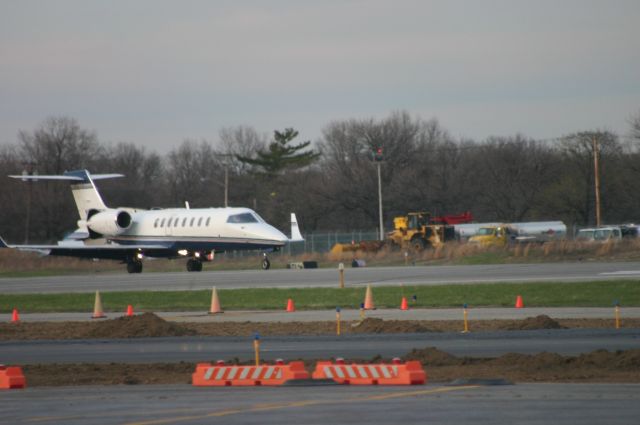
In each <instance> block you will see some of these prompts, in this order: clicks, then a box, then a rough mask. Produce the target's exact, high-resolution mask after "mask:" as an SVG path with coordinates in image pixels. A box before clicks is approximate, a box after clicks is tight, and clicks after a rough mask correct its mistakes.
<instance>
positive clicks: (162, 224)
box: [160, 218, 164, 227]
mask: <svg viewBox="0 0 640 425" xmlns="http://www.w3.org/2000/svg"><path fill="white" fill-rule="evenodd" d="M160 227H164V218H163V219H162V221H160Z"/></svg>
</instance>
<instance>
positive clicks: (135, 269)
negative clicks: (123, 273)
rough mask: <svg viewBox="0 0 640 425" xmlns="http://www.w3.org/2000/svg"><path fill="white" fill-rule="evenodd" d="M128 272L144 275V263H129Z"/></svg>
mask: <svg viewBox="0 0 640 425" xmlns="http://www.w3.org/2000/svg"><path fill="white" fill-rule="evenodd" d="M127 272H129V273H142V261H131V262H129V263H127Z"/></svg>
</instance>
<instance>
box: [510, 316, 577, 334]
mask: <svg viewBox="0 0 640 425" xmlns="http://www.w3.org/2000/svg"><path fill="white" fill-rule="evenodd" d="M504 329H505V330H508V331H530V330H534V329H566V328H565V327H564V326H562V325H561V324H560V323H558V322H556V321H555V320H553V319H552V318H551V317H549V316H547V315H545V314H541V315H540V316H536V317H527V318H526V319H524V320H518V321H514V322H513V323H507V324H505V327H504Z"/></svg>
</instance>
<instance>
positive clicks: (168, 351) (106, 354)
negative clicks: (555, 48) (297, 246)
mask: <svg viewBox="0 0 640 425" xmlns="http://www.w3.org/2000/svg"><path fill="white" fill-rule="evenodd" d="M425 347H436V348H438V349H440V350H442V351H446V352H448V353H451V354H454V355H456V356H470V357H497V356H500V355H502V354H506V353H523V354H535V353H539V352H543V351H547V352H554V353H558V354H563V355H578V354H581V353H587V352H591V351H594V350H598V349H606V350H609V351H615V350H628V349H638V348H640V329H618V330H615V329H564V330H536V331H501V332H481V333H469V334H461V333H420V334H375V335H372V334H369V335H365V334H363V335H342V336H339V337H338V336H280V337H276V336H273V337H271V336H264V335H263V336H261V348H260V355H261V357H262V358H263V359H264V360H275V359H277V358H282V359H284V360H285V361H290V360H296V359H330V358H334V357H344V358H345V359H365V360H366V359H370V358H372V357H374V356H376V355H381V356H383V357H394V356H402V355H404V354H406V353H408V352H409V351H411V349H413V348H425ZM0 353H1V354H0V355H1V356H2V361H3V363H6V364H22V365H24V364H35V363H81V362H82V363H109V362H116V363H155V362H162V363H174V362H180V361H186V362H199V361H215V360H231V359H234V358H238V359H240V360H242V361H249V360H251V359H253V358H254V351H253V337H177V338H132V339H115V340H64V341H59V340H56V341H53V340H39V341H3V342H0Z"/></svg>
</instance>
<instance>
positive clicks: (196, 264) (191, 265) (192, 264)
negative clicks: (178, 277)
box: [187, 258, 202, 272]
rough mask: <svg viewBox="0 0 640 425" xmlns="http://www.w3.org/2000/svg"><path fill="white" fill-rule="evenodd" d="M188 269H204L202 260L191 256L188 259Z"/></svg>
mask: <svg viewBox="0 0 640 425" xmlns="http://www.w3.org/2000/svg"><path fill="white" fill-rule="evenodd" d="M187 271H188V272H200V271H202V261H198V260H195V259H193V258H190V259H189V260H187Z"/></svg>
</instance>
